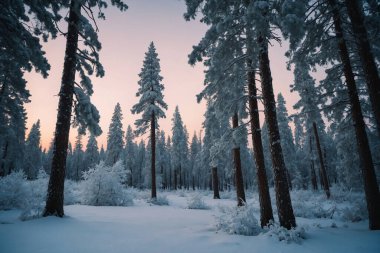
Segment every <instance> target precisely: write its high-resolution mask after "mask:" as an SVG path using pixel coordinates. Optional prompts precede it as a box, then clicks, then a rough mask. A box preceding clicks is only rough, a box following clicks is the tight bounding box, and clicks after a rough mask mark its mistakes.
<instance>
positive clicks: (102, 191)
mask: <svg viewBox="0 0 380 253" xmlns="http://www.w3.org/2000/svg"><path fill="white" fill-rule="evenodd" d="M125 176H126V173H125V170H124V167H123V165H122V163H121V161H119V162H117V163H115V164H114V165H113V166H107V165H105V164H104V162H103V161H102V162H100V163H99V164H98V165H96V166H95V167H94V168H92V169H90V170H88V171H86V172H84V173H83V179H84V182H83V184H82V203H83V204H86V205H94V206H128V205H132V204H133V201H132V199H131V198H130V197H129V196H128V195H127V194H126V191H124V189H123V185H122V182H124V181H125Z"/></svg>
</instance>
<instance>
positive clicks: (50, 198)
mask: <svg viewBox="0 0 380 253" xmlns="http://www.w3.org/2000/svg"><path fill="white" fill-rule="evenodd" d="M80 11H81V4H80V1H76V0H72V1H71V4H70V14H69V20H68V32H67V41H66V52H65V62H64V65H63V74H62V84H61V90H60V92H59V105H58V115H57V123H56V127H55V136H54V148H53V159H52V167H51V174H50V180H49V185H48V193H47V199H46V206H45V210H44V212H43V216H50V215H55V216H59V217H62V216H63V215H64V211H63V198H64V196H63V192H64V182H65V170H66V157H67V148H68V143H69V133H70V123H71V110H72V107H73V95H74V82H75V68H76V64H77V58H76V52H77V48H78V34H79V31H78V26H79V22H80V19H79V17H80Z"/></svg>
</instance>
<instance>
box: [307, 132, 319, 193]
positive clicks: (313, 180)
mask: <svg viewBox="0 0 380 253" xmlns="http://www.w3.org/2000/svg"><path fill="white" fill-rule="evenodd" d="M309 145H310V146H309V147H310V179H311V185H312V186H313V190H315V191H318V182H317V175H316V174H315V168H314V159H313V138H312V137H311V135H310V136H309Z"/></svg>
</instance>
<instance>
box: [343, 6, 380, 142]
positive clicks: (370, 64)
mask: <svg viewBox="0 0 380 253" xmlns="http://www.w3.org/2000/svg"><path fill="white" fill-rule="evenodd" d="M345 2H346V6H347V10H348V16H349V17H350V19H351V25H352V31H353V32H354V37H355V39H356V42H357V43H356V45H357V47H358V51H359V57H360V61H361V63H362V64H361V65H362V68H363V71H364V78H365V80H366V83H367V87H368V91H369V92H368V93H369V99H370V101H371V105H372V111H373V115H374V116H375V121H376V125H377V133H378V136H379V138H380V78H379V73H378V71H377V66H376V63H375V60H374V57H373V54H372V50H371V46H370V44H369V39H368V34H367V29H366V27H365V25H364V18H363V10H362V6H360V4H359V2H358V0H349V1H348V0H346V1H345Z"/></svg>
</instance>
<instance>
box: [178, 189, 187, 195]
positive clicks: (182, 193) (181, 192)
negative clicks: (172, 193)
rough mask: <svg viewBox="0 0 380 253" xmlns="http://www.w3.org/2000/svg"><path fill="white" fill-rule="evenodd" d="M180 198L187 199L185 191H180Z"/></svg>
mask: <svg viewBox="0 0 380 253" xmlns="http://www.w3.org/2000/svg"><path fill="white" fill-rule="evenodd" d="M178 196H179V197H186V193H185V191H184V190H180V191H178Z"/></svg>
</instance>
